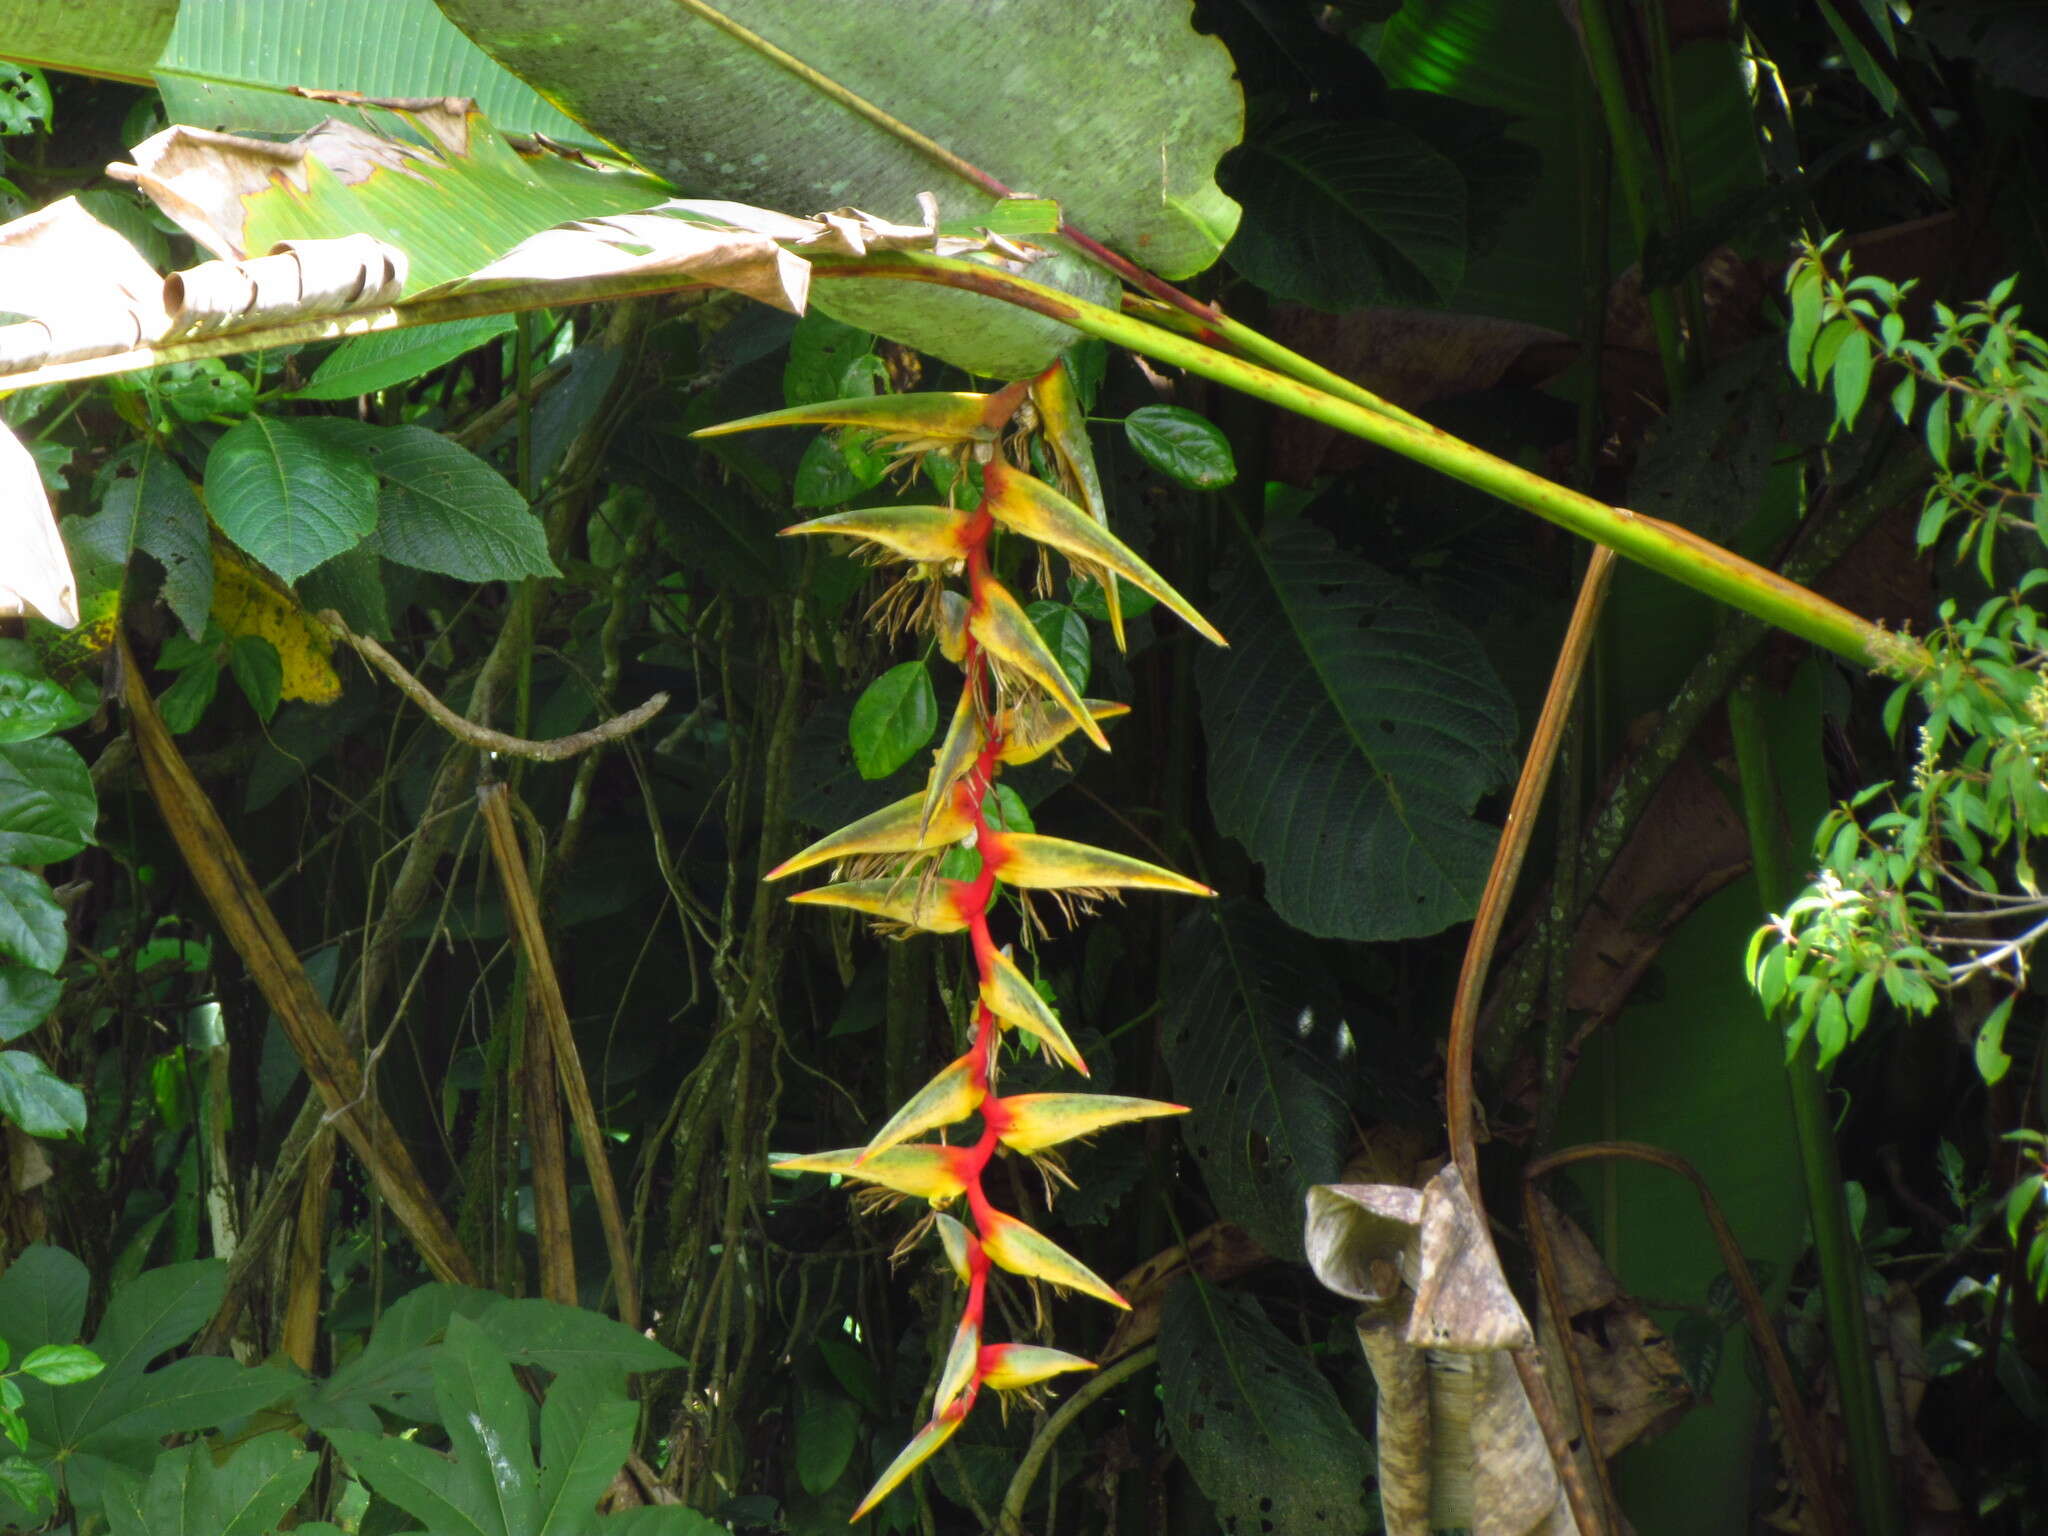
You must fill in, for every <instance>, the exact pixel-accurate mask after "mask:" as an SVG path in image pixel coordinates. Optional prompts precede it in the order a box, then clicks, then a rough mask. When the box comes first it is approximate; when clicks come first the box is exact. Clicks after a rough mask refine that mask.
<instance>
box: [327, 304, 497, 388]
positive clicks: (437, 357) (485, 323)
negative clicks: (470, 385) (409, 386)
mask: <svg viewBox="0 0 2048 1536" xmlns="http://www.w3.org/2000/svg"><path fill="white" fill-rule="evenodd" d="M517 324H518V321H517V319H516V318H515V317H513V316H511V315H479V316H478V317H477V318H476V319H474V320H449V321H445V322H443V323H442V324H440V325H415V326H412V327H410V328H408V329H406V330H402V331H378V332H375V333H373V334H371V335H368V336H352V337H350V338H349V339H348V340H347V341H344V342H343V343H342V344H341V345H340V346H338V347H336V348H335V349H334V350H333V351H332V352H330V353H328V354H327V356H326V358H325V359H323V360H322V362H321V364H320V366H319V367H318V368H315V369H314V370H313V377H312V379H311V380H310V381H308V382H307V384H306V386H305V387H304V388H303V389H300V390H297V391H295V398H297V399H300V400H349V399H353V398H354V397H355V396H357V395H368V394H374V393H375V392H376V391H378V390H380V389H389V388H390V387H391V386H392V385H394V384H404V383H407V382H409V381H410V380H413V379H417V378H419V377H421V376H422V375H424V374H429V373H432V372H433V371H434V370H435V369H436V368H441V367H445V366H446V365H447V364H449V363H452V362H454V361H455V359H456V358H458V357H461V356H462V355H463V354H464V353H467V352H473V351H475V350H476V349H477V348H478V347H480V346H482V345H484V343H486V342H488V341H491V340H493V339H495V338H496V337H499V336H503V335H505V334H506V333H507V332H508V331H510V330H512V329H513V328H514V327H515V326H516V325H517Z"/></svg>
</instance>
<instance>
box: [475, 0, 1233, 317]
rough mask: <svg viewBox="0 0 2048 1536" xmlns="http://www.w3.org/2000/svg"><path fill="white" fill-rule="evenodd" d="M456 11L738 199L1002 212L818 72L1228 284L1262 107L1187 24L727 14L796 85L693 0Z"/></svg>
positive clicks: (698, 178) (709, 185) (613, 124)
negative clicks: (1218, 269)
mask: <svg viewBox="0 0 2048 1536" xmlns="http://www.w3.org/2000/svg"><path fill="white" fill-rule="evenodd" d="M441 8H442V9H443V10H444V11H445V12H447V14H448V15H449V16H450V17H451V18H452V19H453V20H454V21H455V23H456V25H458V26H459V27H461V28H462V29H463V30H464V31H465V32H467V33H468V34H469V35H470V36H471V37H473V38H475V39H476V40H477V41H478V43H479V44H481V45H482V47H483V48H484V50H485V51H486V52H488V53H490V54H492V55H493V56H494V57H496V58H497V59H498V60H500V61H501V62H502V63H504V64H505V65H506V66H507V67H509V68H510V69H512V70H513V72H514V73H516V74H518V75H519V76H520V78H522V79H524V80H528V81H531V82H532V83H533V84H535V85H536V86H537V87H539V89H540V90H541V91H542V92H544V93H545V94H546V95H547V96H548V97H549V99H550V100H553V101H557V102H559V103H561V105H562V107H563V108H564V110H566V111H567V112H568V113H569V114H570V115H571V116H573V117H575V118H576V119H578V120H579V121H580V122H583V123H585V124H587V125H588V126H589V127H590V128H591V129H593V130H594V131H596V132H597V133H599V134H601V135H603V136H604V137H605V138H607V139H610V140H611V141H613V142H615V143H618V144H621V145H623V146H625V147H626V148H627V149H628V150H630V151H631V152H632V153H633V154H634V155H636V156H638V157H639V158H640V160H641V162H642V163H643V164H645V165H647V166H648V167H649V168H650V169H652V170H655V171H657V172H659V173H661V174H663V175H666V176H669V177H671V178H673V179H674V180H676V181H677V182H678V184H682V185H688V186H695V187H700V188H703V189H705V190H707V191H710V192H712V193H713V194H715V195H716V196H720V197H730V198H735V199H737V200H739V201H742V202H750V203H756V204H759V205H761V206H763V207H768V208H783V209H787V210H789V211H791V212H806V213H807V212H810V211H812V210H815V209H820V208H836V207H839V206H841V205H843V204H846V203H858V204H859V205H860V206H861V207H863V208H870V209H874V210H877V211H879V212H881V213H883V214H885V215H891V216H895V217H898V218H900V219H906V220H907V219H908V218H910V217H911V216H912V215H913V213H914V211H915V208H916V202H915V199H916V196H917V194H918V193H920V192H927V191H935V192H936V193H937V195H938V199H939V207H940V216H941V217H942V218H943V219H946V220H955V219H965V220H975V219H977V218H978V217H979V216H982V215H983V214H984V213H985V211H986V210H987V208H988V206H989V202H990V197H989V193H988V191H987V189H986V188H985V187H982V186H979V185H976V184H974V183H973V182H970V181H967V180H965V179H963V178H961V177H959V176H957V175H956V174H954V173H953V172H951V171H949V170H948V169H947V168H946V167H944V166H943V165H941V164H938V163H935V162H934V160H933V159H932V158H931V156H930V155H929V154H928V153H926V152H924V151H923V150H921V149H919V148H917V147H915V146H914V145H913V144H911V143H909V142H906V141H905V138H904V137H903V136H902V134H901V133H894V134H892V133H891V132H889V131H887V130H886V129H883V128H880V127H877V126H876V125H875V124H874V123H873V122H872V121H870V120H869V119H867V118H863V117H860V116H857V115H855V114H854V113H852V112H850V111H849V110H848V109H847V108H846V107H844V106H842V105H840V104H839V103H838V102H837V101H834V100H832V99H830V98H828V97H826V96H825V95H823V94H822V93H821V92H819V91H817V90H816V89H815V88H812V87H810V86H809V85H808V84H807V75H808V74H809V73H810V72H815V75H817V76H822V77H824V78H826V79H828V80H831V81H835V82H837V83H838V84H839V85H841V86H842V87H844V88H846V89H849V90H851V91H853V92H854V93H856V94H857V95H859V96H860V97H862V98H864V99H865V100H866V101H868V102H870V103H872V104H873V105H874V106H876V107H878V108H879V109H880V110H881V111H882V112H883V113H886V114H888V115H889V116H891V117H892V118H894V119H895V120H896V121H897V122H899V123H902V124H905V125H907V126H908V127H909V128H910V129H912V130H914V131H915V132H916V133H918V134H922V135H924V136H925V137H926V138H927V139H930V140H935V141H937V142H938V143H939V144H940V145H942V146H943V147H944V148H946V149H948V150H950V151H952V152H953V153H954V154H956V155H959V156H962V157H964V158H965V159H966V160H967V161H969V162H970V163H972V164H974V165H975V166H977V167H979V168H980V169H981V170H983V171H984V172H986V173H988V174H989V175H992V176H995V177H997V178H999V179H1000V180H1002V181H1003V182H1005V183H1007V184H1008V185H1010V186H1012V187H1015V188H1018V189H1020V190H1024V191H1028V192H1031V193H1033V194H1035V195H1040V196H1045V197H1051V198H1056V199H1058V200H1059V202H1060V204H1061V206H1062V208H1063V209H1064V210H1065V212H1066V214H1067V216H1068V217H1069V218H1071V219H1073V220H1074V222H1075V223H1077V224H1078V225H1080V226H1081V227H1082V228H1084V229H1086V230H1088V231H1089V232H1090V233H1091V234H1093V235H1095V236H1096V238H1098V239H1101V240H1104V241H1106V242H1107V243H1109V244H1110V245H1112V246H1115V247H1117V248H1119V249H1121V250H1123V251H1124V252H1125V253H1126V254H1128V255H1130V256H1132V257H1133V258H1135V259H1136V260H1138V261H1140V262H1142V263H1144V264H1145V265H1146V266H1149V267H1151V268H1152V269H1153V270H1155V271H1158V272H1161V273H1163V274H1164V275H1166V276H1168V277H1184V276H1187V275H1188V274H1190V273H1193V272H1197V271H1200V270H1201V269H1202V268H1203V267H1206V266H1207V265H1209V263H1210V262H1211V261H1213V260H1214V259H1215V257H1216V253H1217V251H1218V250H1219V249H1220V247H1221V245H1222V243H1223V242H1224V241H1225V240H1227V239H1229V237H1230V231H1231V229H1232V227H1233V226H1234V225H1235V223H1236V215H1237V210H1236V207H1235V206H1234V205H1233V204H1232V203H1231V202H1230V200H1229V199H1228V198H1226V197H1224V196H1223V194H1222V193H1221V192H1220V191H1219V190H1218V189H1217V188H1216V186H1215V183H1214V181H1213V179H1212V176H1213V171H1214V167H1215V164H1216V161H1217V158H1218V157H1219V156H1220V155H1221V154H1222V153H1223V151H1224V150H1225V149H1227V148H1228V147H1229V146H1230V145H1231V144H1232V143H1233V142H1235V140H1236V138H1237V135H1238V132H1239V128H1240V125H1241V122H1242V104H1241V100H1240V97H1239V93H1238V90H1237V86H1236V84H1235V83H1234V81H1233V80H1232V78H1231V74H1232V68H1231V63H1230V60H1229V57H1228V55H1227V54H1226V53H1225V51H1224V49H1223V47H1222V46H1221V44H1220V43H1219V42H1218V41H1217V39H1215V38H1213V37H1204V36H1201V35H1199V34H1197V33H1196V32H1195V30H1194V28H1193V26H1192V25H1191V20H1192V18H1191V14H1190V8H1189V7H1188V6H1186V5H1184V4H1180V3H1171V4H1161V3H1156V0H1102V3H1100V4H1097V5H1095V6H1092V7H1090V8H1089V10H1088V12H1087V13H1086V20H1087V23H1088V24H1087V25H1085V26H1069V25H1061V26H1049V25H1047V24H1046V17H1045V16H1044V15H1043V14H1042V13H1040V12H1039V11H1038V10H1037V9H1035V8H1033V7H1028V6H1019V7H1008V6H984V5H967V6H962V5H955V4H952V3H949V0H936V3H935V0H868V3H867V4H864V5H861V6H858V7H855V8H851V9H845V10H840V9H836V8H824V9H820V8H819V7H817V6H816V5H814V4H811V3H808V0H725V3H722V4H720V5H718V6H717V7H716V10H715V11H714V12H712V14H714V15H722V16H724V17H727V18H729V19H730V20H731V22H732V23H734V24H735V25H736V26H737V27H738V28H744V29H746V30H747V31H749V32H751V33H752V34H754V35H755V36H756V37H758V38H760V39H762V40H765V42H766V43H767V44H769V45H771V46H773V47H774V48H778V49H781V50H784V52H785V53H786V54H787V55H792V56H793V57H794V64H795V68H792V64H791V61H790V60H789V59H786V58H785V59H778V58H775V57H773V56H771V55H769V54H767V53H766V52H764V50H763V48H762V47H761V46H760V44H759V43H756V42H752V41H749V40H747V39H745V38H742V37H737V36H735V35H734V34H733V33H732V32H729V31H723V30H720V29H719V28H718V27H717V26H716V25H715V24H714V23H713V22H712V21H711V20H709V19H707V16H706V12H707V11H712V8H711V7H709V6H696V5H692V6H689V7H681V6H678V5H676V4H675V3H674V0H611V3H609V4H607V5H605V6H603V7H601V8H594V9H590V10H585V11H580V12H560V11H557V12H554V13H551V14H550V16H549V23H548V25H547V26H545V27H535V26H534V25H532V22H531V18H530V13H529V12H528V11H527V10H526V9H525V8H524V7H522V6H521V5H520V4H518V3H517V0H442V5H441ZM913 41H914V46H913ZM933 59H944V60H945V61H946V67H945V68H944V69H943V70H934V69H932V68H931V67H930V61H931V60H933ZM962 82H968V83H969V84H968V85H967V86H966V87H965V88H963V85H962ZM764 103H766V104H772V110H762V104H764ZM1026 123H1028V124H1029V131H1028V132H1021V131H1019V125H1020V124H1026ZM1167 147H1170V152H1166V153H1162V149H1163V148H1167Z"/></svg>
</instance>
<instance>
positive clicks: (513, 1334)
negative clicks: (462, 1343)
mask: <svg viewBox="0 0 2048 1536" xmlns="http://www.w3.org/2000/svg"><path fill="white" fill-rule="evenodd" d="M458 1316H461V1314H458ZM462 1320H463V1321H464V1322H465V1323H466V1322H467V1321H468V1319H467V1318H466V1317H463V1318H462ZM476 1326H477V1327H478V1328H479V1329H481V1330H482V1331H483V1334H484V1336H485V1337H486V1338H488V1339H489V1340H491V1342H492V1343H494V1344H495V1345H496V1346H497V1347H498V1348H499V1349H501V1350H503V1351H504V1352H505V1355H506V1357H507V1358H508V1359H510V1360H511V1361H512V1362H513V1363H514V1364H515V1365H538V1366H542V1367H544V1368H546V1369H547V1370H550V1371H567V1370H580V1369H585V1368H603V1369H605V1370H610V1371H623V1372H633V1371H666V1370H672V1369H674V1368H675V1367H676V1366H679V1365H681V1364H682V1363H683V1362H682V1360H681V1359H680V1358H679V1357H677V1356H676V1355H675V1354H674V1353H673V1352H672V1351H670V1350H668V1349H666V1348H664V1347H663V1346H661V1345H659V1344H657V1343H655V1342H654V1340H652V1339H650V1338H648V1337H647V1335H645V1334H644V1333H641V1332H640V1331H639V1330H638V1329H637V1328H628V1327H627V1326H626V1325H625V1324H624V1323H622V1322H620V1321H619V1320H618V1319H617V1318H612V1317H606V1316H605V1315H604V1314H603V1313H602V1312H592V1311H590V1310H589V1309H588V1308H585V1307H571V1306H566V1305H564V1304H563V1303H561V1302H558V1301H543V1300H541V1299H540V1298H538V1297H526V1298H523V1299H520V1300H514V1301H500V1302H498V1303H497V1304H496V1305H495V1306H493V1307H490V1308H489V1309H487V1310H486V1311H484V1312H483V1313H482V1314H481V1315H480V1316H479V1317H478V1318H477V1319H476ZM455 1332H456V1324H455V1321H454V1319H451V1320H450V1322H449V1325H448V1333H449V1337H451V1338H452V1337H454V1335H455Z"/></svg>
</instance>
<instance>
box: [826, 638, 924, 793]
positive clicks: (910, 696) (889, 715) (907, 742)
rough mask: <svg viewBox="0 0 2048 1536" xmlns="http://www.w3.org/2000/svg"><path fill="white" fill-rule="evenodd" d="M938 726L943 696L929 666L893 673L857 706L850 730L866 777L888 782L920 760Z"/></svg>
mask: <svg viewBox="0 0 2048 1536" xmlns="http://www.w3.org/2000/svg"><path fill="white" fill-rule="evenodd" d="M938 726H939V701H938V696H937V695H936V694H935V693H933V691H932V675H931V673H930V671H929V670H927V668H926V667H925V664H924V663H923V662H921V661H906V662H904V663H902V664H901V665H899V666H894V667H891V668H890V669H889V670H888V671H886V672H884V673H883V674H882V675H881V676H880V677H878V678H876V679H875V680H874V681H873V682H872V683H869V684H868V686H867V688H866V689H865V690H864V691H863V692H862V694H861V696H860V698H859V699H857V700H855V702H854V706H853V718H852V720H851V722H849V724H848V726H847V739H848V740H849V741H850V742H851V743H852V745H853V760H854V762H855V764H857V765H858V766H859V768H860V773H861V777H862V778H864V779H886V778H887V777H888V776H889V775H890V774H892V773H894V772H895V771H896V770H897V769H898V768H901V767H902V766H903V765H904V764H905V763H907V762H909V761H910V760H911V758H912V757H914V756H916V755H917V753H918V752H919V751H920V750H921V749H922V748H923V747H924V745H925V744H926V743H927V742H929V741H930V740H931V739H932V732H933V731H935V730H937V729H938Z"/></svg>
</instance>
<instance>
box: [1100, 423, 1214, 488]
mask: <svg viewBox="0 0 2048 1536" xmlns="http://www.w3.org/2000/svg"><path fill="white" fill-rule="evenodd" d="M1124 435H1125V436H1127V437H1128V438H1130V440H1131V446H1132V447H1133V448H1135V449H1137V450H1138V456H1139V457H1140V458H1142V459H1143V460H1144V461H1145V462H1146V463H1147V464H1150V465H1151V466H1152V467H1153V468H1154V469H1156V470H1158V471H1159V473H1161V474H1162V475H1165V476H1166V477H1167V478H1168V479H1169V480H1176V481H1178V482H1180V484H1182V485H1185V486H1187V487H1188V488H1190V489H1191V490H1197V491H1214V490H1220V489H1221V488H1222V487H1224V486H1226V485H1228V484H1230V482H1231V481H1233V480H1235V479H1236V478H1237V461H1236V459H1234V458H1233V457H1232V456H1231V452H1230V439H1229V438H1227V437H1225V436H1224V435H1223V433H1222V431H1221V430H1220V429H1219V428H1218V427H1217V426H1216V424H1215V423H1214V422H1212V421H1210V420H1209V419H1208V418H1207V417H1205V416H1197V415H1196V414H1195V413H1194V412H1193V411H1190V410H1187V409H1185V408H1184V407H1181V406H1178V405H1145V406H1140V407H1139V408H1138V409H1137V410H1135V411H1133V412H1131V414H1130V415H1128V416H1126V417H1125V418H1124Z"/></svg>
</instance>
